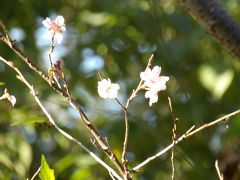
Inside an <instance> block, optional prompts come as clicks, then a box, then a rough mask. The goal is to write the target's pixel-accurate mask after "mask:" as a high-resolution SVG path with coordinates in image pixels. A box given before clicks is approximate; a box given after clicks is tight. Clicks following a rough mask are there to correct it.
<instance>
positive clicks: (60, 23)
mask: <svg viewBox="0 0 240 180" xmlns="http://www.w3.org/2000/svg"><path fill="white" fill-rule="evenodd" d="M42 24H43V25H44V26H45V27H46V28H47V29H48V35H49V36H50V38H54V37H55V36H56V39H57V42H58V44H61V42H62V39H63V36H62V33H63V31H66V27H65V23H64V17H63V16H57V17H56V19H55V20H51V19H50V18H49V17H47V18H46V19H45V20H44V21H43V22H42Z"/></svg>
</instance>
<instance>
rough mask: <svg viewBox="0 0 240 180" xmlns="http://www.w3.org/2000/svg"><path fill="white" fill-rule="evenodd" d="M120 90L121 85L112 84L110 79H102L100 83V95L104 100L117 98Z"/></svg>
mask: <svg viewBox="0 0 240 180" xmlns="http://www.w3.org/2000/svg"><path fill="white" fill-rule="evenodd" d="M119 89H120V87H119V85H118V84H115V83H112V82H111V80H110V79H102V80H101V81H99V82H98V94H99V96H100V97H102V98H104V99H106V98H116V97H117V94H118V90H119Z"/></svg>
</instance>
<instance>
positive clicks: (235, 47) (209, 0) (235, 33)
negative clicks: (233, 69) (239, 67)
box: [177, 0, 240, 60]
mask: <svg viewBox="0 0 240 180" xmlns="http://www.w3.org/2000/svg"><path fill="white" fill-rule="evenodd" d="M177 2H178V3H179V4H180V5H181V6H182V7H183V8H184V9H185V10H186V11H187V12H188V13H189V14H190V15H191V16H193V17H194V19H195V20H196V21H197V22H198V23H199V24H200V25H201V26H202V27H203V28H204V29H205V30H206V31H207V32H208V33H209V34H211V35H213V36H214V37H215V38H216V39H218V41H219V42H220V43H221V45H222V46H223V47H224V48H225V49H226V50H227V51H228V52H229V53H230V54H231V55H233V56H234V57H236V58H237V59H238V60H240V25H239V24H238V23H237V22H236V21H234V20H233V18H232V17H231V16H229V15H228V14H227V13H226V11H225V10H224V9H223V8H222V6H221V5H220V3H219V2H218V1H217V0H177Z"/></svg>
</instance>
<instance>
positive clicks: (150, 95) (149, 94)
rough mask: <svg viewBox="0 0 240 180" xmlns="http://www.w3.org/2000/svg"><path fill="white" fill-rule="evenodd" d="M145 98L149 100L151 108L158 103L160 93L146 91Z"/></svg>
mask: <svg viewBox="0 0 240 180" xmlns="http://www.w3.org/2000/svg"><path fill="white" fill-rule="evenodd" d="M145 98H149V106H152V104H153V103H156V102H157V101H158V91H151V90H149V91H146V93H145Z"/></svg>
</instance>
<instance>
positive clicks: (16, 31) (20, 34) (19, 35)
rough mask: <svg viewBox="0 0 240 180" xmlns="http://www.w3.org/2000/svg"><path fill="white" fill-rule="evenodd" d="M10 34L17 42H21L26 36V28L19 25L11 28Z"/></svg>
mask: <svg viewBox="0 0 240 180" xmlns="http://www.w3.org/2000/svg"><path fill="white" fill-rule="evenodd" d="M9 35H10V37H11V38H12V39H13V40H16V41H17V42H21V41H22V40H24V39H25V37H26V34H25V32H24V30H23V29H21V28H18V27H14V28H11V29H10V31H9Z"/></svg>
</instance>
